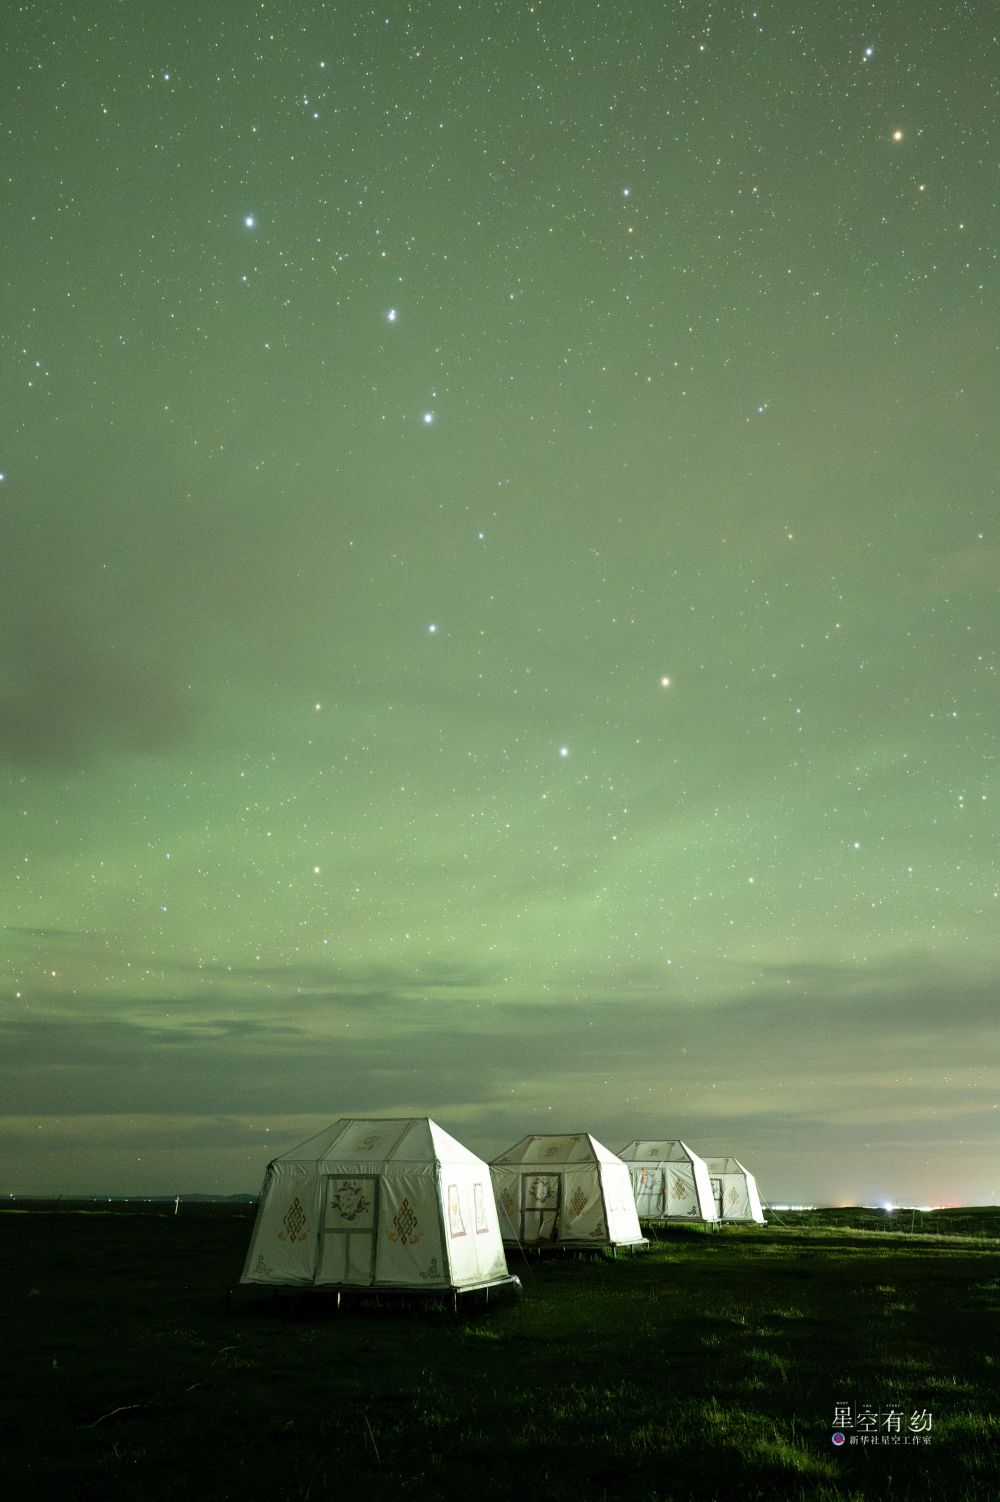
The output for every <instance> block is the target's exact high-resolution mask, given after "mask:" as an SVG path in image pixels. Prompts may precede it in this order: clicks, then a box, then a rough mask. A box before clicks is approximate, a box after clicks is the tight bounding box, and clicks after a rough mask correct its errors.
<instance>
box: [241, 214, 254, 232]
mask: <svg viewBox="0 0 1000 1502" xmlns="http://www.w3.org/2000/svg"><path fill="white" fill-rule="evenodd" d="M243 223H244V224H245V225H246V227H247V229H256V228H257V216H256V214H244V215H243Z"/></svg>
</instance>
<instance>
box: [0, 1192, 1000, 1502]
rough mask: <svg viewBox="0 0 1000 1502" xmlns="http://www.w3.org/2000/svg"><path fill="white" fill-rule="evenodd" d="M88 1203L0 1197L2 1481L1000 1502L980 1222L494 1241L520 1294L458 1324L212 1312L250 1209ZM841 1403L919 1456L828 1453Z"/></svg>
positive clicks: (48, 1487) (274, 1310)
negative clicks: (563, 1250)
mask: <svg viewBox="0 0 1000 1502" xmlns="http://www.w3.org/2000/svg"><path fill="white" fill-rule="evenodd" d="M109 1208H110V1207H104V1213H93V1212H92V1213H84V1212H83V1211H82V1210H81V1211H78V1212H77V1213H71V1212H69V1211H67V1210H66V1209H65V1208H64V1209H61V1210H58V1211H57V1210H53V1209H40V1208H32V1209H30V1210H23V1209H22V1210H7V1211H4V1212H3V1213H0V1274H2V1279H3V1283H2V1288H3V1304H4V1309H3V1313H4V1323H5V1325H6V1327H7V1329H6V1334H5V1336H4V1337H3V1347H2V1349H3V1355H4V1360H3V1362H2V1382H3V1392H2V1404H0V1425H2V1430H0V1433H2V1455H0V1488H2V1489H3V1491H4V1493H5V1495H6V1496H8V1497H16V1498H19V1499H20V1498H25V1497H30V1498H32V1499H38V1502H44V1499H46V1498H49V1497H53V1498H54V1497H59V1498H60V1499H69V1502H87V1499H92V1498H93V1499H97V1498H100V1499H102V1502H111V1499H119V1498H126V1497H127V1498H129V1499H135V1502H160V1499H166V1498H178V1499H179V1498H185V1499H195V1502H219V1499H223V1498H234V1499H240V1502H256V1499H263V1498H268V1499H270V1502H286V1499H288V1502H291V1499H296V1502H322V1499H334V1498H337V1499H339V1498H342V1497H343V1498H356V1499H360V1502H369V1499H382V1498H385V1499H389V1498H391V1499H393V1502H403V1499H404V1498H405V1499H408V1502H409V1499H423V1498H430V1499H438V1498H451V1497H455V1498H458V1497H461V1498H463V1499H468V1498H475V1499H480V1498H518V1499H530V1502H534V1499H537V1498H544V1499H556V1502H558V1499H567V1502H568V1499H571V1498H572V1499H574V1502H579V1499H581V1498H609V1499H617V1498H619V1497H620V1498H628V1499H629V1502H654V1499H664V1502H666V1499H677V1502H687V1499H695V1498H698V1499H701V1498H705V1499H708V1498H719V1499H722V1498H727V1499H728V1498H736V1499H765V1498H767V1499H771V1498H793V1499H800V1498H801V1499H806V1498H808V1499H816V1502H833V1499H835V1498H836V1499H844V1502H848V1499H859V1498H876V1497H879V1498H881V1497H885V1498H891V1499H927V1502H931V1499H933V1502H939V1499H940V1502H972V1499H977V1502H978V1499H983V1502H985V1499H990V1502H995V1499H997V1498H998V1497H1000V1463H998V1444H997V1442H998V1438H1000V1424H998V1421H997V1417H996V1398H997V1382H996V1375H997V1365H996V1362H997V1356H998V1352H997V1331H998V1327H1000V1319H998V1315H1000V1264H998V1253H1000V1239H998V1238H1000V1218H998V1213H997V1212H995V1211H992V1210H989V1209H984V1210H977V1211H962V1212H958V1211H956V1212H938V1213H937V1214H936V1215H935V1216H933V1217H925V1219H924V1223H923V1224H922V1225H919V1224H918V1223H917V1221H916V1220H915V1219H913V1218H911V1215H910V1212H908V1211H907V1212H898V1214H897V1216H895V1217H893V1218H892V1219H891V1220H889V1219H887V1218H886V1217H885V1216H884V1215H881V1214H880V1213H878V1212H872V1213H873V1214H874V1215H875V1222H874V1225H872V1226H871V1227H870V1228H866V1225H865V1219H864V1215H863V1214H862V1213H860V1212H856V1213H855V1214H854V1216H853V1219H852V1217H851V1216H850V1215H848V1214H846V1213H845V1212H830V1214H829V1215H826V1216H824V1215H823V1214H817V1213H816V1212H811V1213H809V1214H805V1215H793V1214H788V1213H784V1212H783V1213H782V1221H783V1224H779V1223H778V1222H777V1221H775V1222H772V1223H771V1224H770V1225H768V1226H767V1227H766V1228H757V1227H748V1228H731V1229H728V1230H726V1231H724V1232H721V1233H719V1234H714V1235H712V1234H704V1233H701V1232H698V1231H695V1230H688V1229H686V1228H684V1229H678V1230H675V1231H671V1232H669V1233H663V1232H661V1233H660V1239H659V1240H658V1241H657V1242H656V1243H655V1244H654V1245H653V1246H652V1247H651V1249H650V1250H649V1251H648V1252H646V1253H642V1254H639V1255H637V1256H635V1257H626V1258H620V1259H619V1260H617V1261H611V1260H605V1259H602V1258H574V1259H569V1260H555V1259H549V1260H543V1261H532V1263H531V1264H530V1265H527V1264H525V1263H524V1262H523V1260H520V1259H518V1258H517V1257H516V1256H515V1257H512V1258H511V1259H510V1260H511V1270H512V1271H514V1272H517V1273H519V1275H520V1276H521V1278H522V1281H523V1283H524V1297H523V1298H522V1299H521V1300H520V1301H512V1302H509V1303H506V1304H504V1305H502V1306H498V1307H496V1308H491V1309H490V1310H489V1312H487V1313H485V1314H483V1313H480V1312H478V1311H475V1310H469V1309H465V1310H462V1311H460V1312H459V1314H458V1316H457V1317H456V1316H454V1315H452V1314H451V1313H450V1312H447V1311H445V1310H444V1309H441V1308H426V1307H425V1308H423V1309H408V1308H398V1307H397V1308H391V1309H390V1308H385V1307H374V1308H359V1307H354V1308H348V1309H346V1310H345V1311H343V1312H341V1313H340V1314H339V1315H338V1314H334V1313H332V1312H331V1309H330V1305H329V1301H327V1302H325V1303H322V1302H321V1303H319V1304H318V1305H317V1304H315V1303H311V1302H309V1301H307V1300H299V1301H297V1302H296V1303H295V1304H294V1305H293V1307H292V1308H291V1309H290V1308H289V1306H288V1304H287V1303H285V1302H281V1303H279V1304H278V1305H277V1306H275V1305H274V1304H272V1301H271V1300H270V1299H268V1298H267V1297H266V1296H264V1297H262V1298H258V1299H257V1300H256V1301H252V1302H250V1303H246V1302H243V1301H241V1303H240V1306H239V1307H237V1308H234V1309H233V1311H232V1312H230V1313H227V1311H226V1304H225V1290H226V1289H227V1287H229V1286H230V1285H231V1284H233V1283H234V1282H235V1280H236V1278H237V1277H238V1275H239V1270H240V1266H241V1262H242V1257H243V1253H244V1250H245V1247H246V1244H247V1238H248V1235H249V1231H250V1224H251V1220H250V1215H249V1213H248V1212H247V1210H246V1208H245V1207H243V1208H241V1207H235V1206H210V1205H190V1206H189V1205H182V1206H181V1212H180V1214H179V1215H177V1216H175V1215H173V1214H172V1213H171V1212H172V1209H173V1207H172V1206H169V1207H163V1206H145V1207H143V1209H142V1210H141V1212H139V1213H136V1207H134V1206H132V1207H129V1210H130V1212H131V1213H127V1212H126V1211H125V1209H124V1207H122V1213H108V1211H109ZM963 1217H964V1218H963ZM886 1224H893V1225H895V1224H898V1225H899V1228H900V1230H899V1231H898V1232H886V1231H884V1230H881V1229H878V1228H879V1227H884V1226H885V1225H886ZM931 1227H933V1228H934V1229H935V1230H936V1231H943V1230H945V1231H951V1232H952V1234H948V1235H930V1234H927V1232H928V1231H929V1229H930V1228H931ZM837 1403H849V1404H850V1405H851V1407H852V1409H853V1410H854V1411H855V1412H857V1410H858V1409H859V1408H860V1407H861V1406H862V1404H869V1405H871V1407H872V1408H874V1409H878V1410H881V1411H882V1412H883V1413H885V1412H886V1411H887V1410H889V1409H890V1408H892V1407H894V1406H895V1407H896V1408H898V1409H899V1410H902V1411H903V1413H904V1415H905V1419H904V1424H903V1430H902V1432H903V1434H904V1435H905V1434H906V1433H907V1425H908V1423H909V1420H910V1417H911V1415H912V1414H913V1413H914V1412H915V1411H920V1410H928V1411H929V1412H930V1413H931V1415H932V1420H933V1428H932V1430H931V1433H930V1436H929V1437H930V1441H931V1442H930V1444H918V1445H910V1444H900V1445H892V1444H878V1445H866V1446H861V1445H853V1446H852V1445H845V1446H844V1447H843V1448H841V1449H839V1450H838V1449H835V1448H834V1447H833V1445H832V1443H831V1433H832V1429H833V1422H832V1421H833V1410H834V1405H835V1404H837Z"/></svg>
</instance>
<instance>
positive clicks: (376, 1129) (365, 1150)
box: [274, 1116, 482, 1165]
mask: <svg viewBox="0 0 1000 1502" xmlns="http://www.w3.org/2000/svg"><path fill="white" fill-rule="evenodd" d="M274 1161H275V1162H276V1163H292V1162H297V1163H318V1162H323V1161H336V1162H351V1163H369V1164H372V1165H377V1164H379V1163H477V1164H478V1163H481V1162H482V1159H481V1158H477V1157H476V1155H475V1153H471V1152H470V1151H469V1149H468V1148H467V1147H463V1146H462V1144H461V1143H460V1142H456V1141H455V1138H454V1137H452V1136H449V1134H448V1133H447V1132H446V1131H445V1130H444V1128H443V1127H439V1126H438V1124H437V1122H436V1121H432V1120H431V1118H430V1117H429V1116H401V1117H372V1116H342V1117H340V1119H339V1120H338V1121H334V1122H332V1123H331V1124H330V1126H328V1127H324V1128H323V1130H322V1131H321V1132H317V1133H316V1135H315V1136H314V1137H308V1138H307V1139H306V1141H305V1142H300V1143H299V1145H298V1147H293V1148H291V1149H290V1151H289V1152H287V1153H281V1154H280V1156H279V1157H277V1158H276V1159H275V1160H274Z"/></svg>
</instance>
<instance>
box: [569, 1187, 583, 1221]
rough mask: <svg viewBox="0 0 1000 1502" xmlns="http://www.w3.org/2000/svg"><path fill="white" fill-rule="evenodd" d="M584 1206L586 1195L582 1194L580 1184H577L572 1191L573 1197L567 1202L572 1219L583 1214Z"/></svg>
mask: <svg viewBox="0 0 1000 1502" xmlns="http://www.w3.org/2000/svg"><path fill="white" fill-rule="evenodd" d="M586 1208H587V1196H586V1195H585V1194H584V1192H583V1190H582V1189H581V1188H580V1186H579V1185H577V1187H576V1189H575V1190H574V1191H573V1198H572V1199H571V1200H570V1202H569V1212H570V1214H571V1215H572V1217H573V1219H574V1220H576V1219H577V1217H578V1216H580V1215H582V1214H583V1212H584V1210H586Z"/></svg>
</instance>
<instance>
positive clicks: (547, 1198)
mask: <svg viewBox="0 0 1000 1502" xmlns="http://www.w3.org/2000/svg"><path fill="white" fill-rule="evenodd" d="M525 1192H526V1197H527V1202H528V1204H529V1205H530V1206H531V1208H532V1209H540V1210H554V1209H555V1207H556V1203H557V1200H558V1194H559V1179H558V1176H557V1175H554V1174H553V1175H552V1176H551V1177H548V1178H546V1177H544V1176H543V1175H541V1174H539V1175H538V1177H537V1178H534V1179H529V1180H528V1183H527V1185H526V1186H525Z"/></svg>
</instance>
